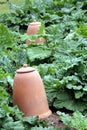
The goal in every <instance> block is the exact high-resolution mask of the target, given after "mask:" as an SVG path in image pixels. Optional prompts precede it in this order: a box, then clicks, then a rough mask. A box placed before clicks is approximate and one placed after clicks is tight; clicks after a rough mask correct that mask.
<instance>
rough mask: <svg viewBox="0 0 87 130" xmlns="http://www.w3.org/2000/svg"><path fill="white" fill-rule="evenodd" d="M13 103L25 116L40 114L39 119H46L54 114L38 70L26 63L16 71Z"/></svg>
mask: <svg viewBox="0 0 87 130" xmlns="http://www.w3.org/2000/svg"><path fill="white" fill-rule="evenodd" d="M13 104H14V105H17V106H18V107H19V109H20V110H21V111H22V112H23V113H24V116H25V117H27V116H39V119H44V118H47V117H48V116H50V115H51V114H52V112H51V110H50V109H49V106H48V101H47V97H46V93H45V89H44V85H43V82H42V79H41V77H40V75H39V73H38V71H37V70H35V69H34V68H32V67H28V66H27V65H26V64H24V65H23V67H22V68H20V69H18V70H17V71H16V74H15V77H14V85H13Z"/></svg>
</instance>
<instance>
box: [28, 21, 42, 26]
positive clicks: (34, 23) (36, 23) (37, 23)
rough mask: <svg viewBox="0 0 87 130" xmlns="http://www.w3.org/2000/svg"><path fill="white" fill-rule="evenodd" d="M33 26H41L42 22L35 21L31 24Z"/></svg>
mask: <svg viewBox="0 0 87 130" xmlns="http://www.w3.org/2000/svg"><path fill="white" fill-rule="evenodd" d="M30 25H31V26H33V25H41V22H37V21H36V20H34V21H33V22H32V23H30Z"/></svg>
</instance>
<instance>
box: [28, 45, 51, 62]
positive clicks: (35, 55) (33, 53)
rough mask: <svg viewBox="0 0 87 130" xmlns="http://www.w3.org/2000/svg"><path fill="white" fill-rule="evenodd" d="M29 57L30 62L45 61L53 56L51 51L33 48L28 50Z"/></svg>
mask: <svg viewBox="0 0 87 130" xmlns="http://www.w3.org/2000/svg"><path fill="white" fill-rule="evenodd" d="M27 56H28V59H29V61H31V62H32V61H35V60H36V61H37V60H43V59H45V58H48V57H50V56H51V51H50V50H49V49H44V48H42V47H39V46H37V47H32V48H28V49H27Z"/></svg>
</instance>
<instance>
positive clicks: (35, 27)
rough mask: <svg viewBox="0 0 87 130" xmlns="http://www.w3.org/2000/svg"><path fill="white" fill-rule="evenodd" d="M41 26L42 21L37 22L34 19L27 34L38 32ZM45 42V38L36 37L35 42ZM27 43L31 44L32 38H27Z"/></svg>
mask: <svg viewBox="0 0 87 130" xmlns="http://www.w3.org/2000/svg"><path fill="white" fill-rule="evenodd" d="M40 26H41V22H37V21H36V20H34V21H33V22H32V23H30V24H29V25H28V29H27V34H29V35H35V34H37V32H38V30H39V29H40ZM44 32H45V31H44ZM44 32H43V34H44ZM44 42H45V39H44V38H36V40H35V43H44ZM26 43H27V44H30V43H32V42H31V41H30V40H27V41H26Z"/></svg>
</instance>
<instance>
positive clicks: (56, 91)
mask: <svg viewBox="0 0 87 130" xmlns="http://www.w3.org/2000/svg"><path fill="white" fill-rule="evenodd" d="M86 5H87V2H86V0H83V1H81V0H78V1H76V0H59V1H57V0H45V1H43V0H37V2H36V1H35V0H32V1H31V0H26V1H25V3H24V4H23V5H21V6H18V5H14V4H11V3H10V4H9V6H10V9H11V10H12V12H10V13H5V14H2V13H1V14H0V86H1V87H0V91H1V99H0V102H1V105H0V113H1V116H0V118H1V121H2V123H1V126H0V127H1V128H2V130H4V129H6V130H7V125H8V124H6V123H10V125H8V126H9V127H10V128H9V127H8V129H12V130H13V129H15V130H16V129H17V130H18V128H15V126H14V125H13V124H16V123H18V124H19V125H20V126H19V127H20V128H21V129H25V130H27V128H28V127H30V128H31V129H32V127H31V126H34V125H37V127H39V124H40V125H41V127H42V128H43V127H44V125H43V122H39V124H37V122H38V119H37V118H35V119H34V121H35V123H34V121H33V123H31V122H29V120H32V119H29V120H27V121H25V120H24V119H23V118H22V116H23V115H22V113H21V114H20V111H19V110H18V108H15V107H13V104H12V89H13V79H14V75H15V71H16V69H17V68H20V67H21V66H22V65H23V64H24V63H27V64H28V65H29V66H32V67H35V68H36V69H37V70H38V72H39V73H40V75H41V77H42V80H43V82H44V86H45V89H46V94H47V97H48V102H49V106H50V108H52V110H53V111H57V110H69V111H72V112H75V111H77V110H78V111H80V112H82V113H84V114H85V113H86V112H87V78H86V77H87V9H86ZM34 19H36V20H37V21H41V22H42V23H43V24H42V27H41V29H40V30H39V32H38V34H37V36H38V37H44V38H45V39H46V42H45V43H44V44H43V45H40V44H37V45H34V44H31V45H26V39H27V38H29V39H31V40H33V41H34V40H35V37H37V36H35V37H30V36H28V35H27V34H26V29H27V27H28V25H29V23H30V22H32V21H33V20H34ZM43 25H44V26H45V30H46V34H43V33H42V32H43V29H44V26H43ZM3 99H5V100H3ZM6 104H7V105H6ZM8 117H9V118H8ZM3 122H4V123H5V124H6V125H3ZM25 122H27V123H25ZM52 129H54V128H52Z"/></svg>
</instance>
